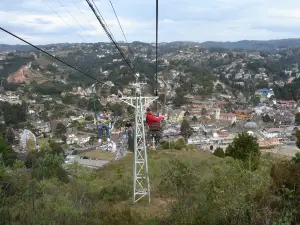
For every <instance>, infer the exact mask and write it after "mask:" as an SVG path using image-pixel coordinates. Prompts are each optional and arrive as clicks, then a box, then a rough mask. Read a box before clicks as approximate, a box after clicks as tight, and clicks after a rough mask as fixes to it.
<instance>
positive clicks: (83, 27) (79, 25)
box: [57, 0, 88, 32]
mask: <svg viewBox="0 0 300 225" xmlns="http://www.w3.org/2000/svg"><path fill="white" fill-rule="evenodd" d="M57 1H58V2H59V4H60V5H61V6H62V7H63V8H64V9H65V10H66V11H67V13H68V14H69V15H70V16H71V17H72V18H73V19H74V20H75V21H76V23H77V24H78V25H79V26H80V27H81V28H82V29H83V30H84V31H86V32H88V30H86V29H85V28H84V27H83V26H82V25H81V24H80V23H79V22H78V20H77V19H76V18H75V17H74V16H73V15H72V14H71V13H70V11H69V10H68V9H67V8H66V7H65V6H64V5H63V4H62V3H61V1H60V0H57Z"/></svg>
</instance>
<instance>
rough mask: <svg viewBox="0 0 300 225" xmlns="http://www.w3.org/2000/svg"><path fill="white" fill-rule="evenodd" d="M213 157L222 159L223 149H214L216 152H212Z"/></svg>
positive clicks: (223, 155)
mask: <svg viewBox="0 0 300 225" xmlns="http://www.w3.org/2000/svg"><path fill="white" fill-rule="evenodd" d="M214 155H215V156H217V157H220V158H224V157H225V153H224V150H223V148H220V147H218V148H216V150H215V151H214Z"/></svg>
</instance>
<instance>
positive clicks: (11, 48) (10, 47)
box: [0, 43, 70, 53]
mask: <svg viewBox="0 0 300 225" xmlns="http://www.w3.org/2000/svg"><path fill="white" fill-rule="evenodd" d="M69 45H70V44H68V43H58V44H48V45H37V46H38V47H40V48H49V47H54V46H60V47H64V46H69ZM33 50H35V48H33V47H31V46H30V45H5V44H0V53H1V52H11V51H33Z"/></svg>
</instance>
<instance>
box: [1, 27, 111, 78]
mask: <svg viewBox="0 0 300 225" xmlns="http://www.w3.org/2000/svg"><path fill="white" fill-rule="evenodd" d="M0 29H1V30H2V31H4V32H6V33H8V34H10V35H11V36H13V37H15V38H17V39H19V40H20V41H23V42H25V43H26V44H28V45H30V46H31V47H33V48H35V49H37V50H39V51H41V52H43V53H45V54H46V55H48V56H50V57H52V58H53V59H55V60H57V61H59V62H61V63H63V64H65V65H67V66H69V67H70V68H72V69H74V70H76V71H78V72H80V73H81V74H83V75H85V76H87V77H89V78H91V79H93V80H95V81H97V82H98V83H102V84H106V83H105V82H103V81H100V80H98V79H97V78H95V77H93V76H91V75H89V74H87V73H86V72H84V71H82V70H80V69H78V68H76V67H75V66H72V65H71V64H69V63H67V62H65V61H63V60H61V59H60V58H57V57H55V56H53V55H51V54H50V53H48V52H46V51H45V50H43V49H41V48H39V47H37V46H36V45H33V44H31V43H30V42H28V41H26V40H24V39H23V38H21V37H19V36H17V35H15V34H13V33H11V32H9V31H8V30H6V29H4V28H2V27H0Z"/></svg>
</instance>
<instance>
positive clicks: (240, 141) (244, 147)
mask: <svg viewBox="0 0 300 225" xmlns="http://www.w3.org/2000/svg"><path fill="white" fill-rule="evenodd" d="M225 155H226V156H230V157H232V158H234V159H239V160H241V161H243V162H244V163H245V164H246V165H247V168H249V169H250V170H255V169H257V168H258V164H259V157H260V149H259V146H258V144H257V138H256V137H254V136H252V135H249V134H248V133H247V132H243V133H239V134H238V136H237V137H235V138H234V140H233V142H232V143H231V144H229V146H228V147H227V148H226V152H225Z"/></svg>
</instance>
